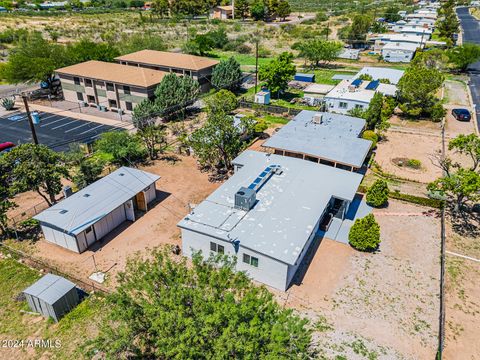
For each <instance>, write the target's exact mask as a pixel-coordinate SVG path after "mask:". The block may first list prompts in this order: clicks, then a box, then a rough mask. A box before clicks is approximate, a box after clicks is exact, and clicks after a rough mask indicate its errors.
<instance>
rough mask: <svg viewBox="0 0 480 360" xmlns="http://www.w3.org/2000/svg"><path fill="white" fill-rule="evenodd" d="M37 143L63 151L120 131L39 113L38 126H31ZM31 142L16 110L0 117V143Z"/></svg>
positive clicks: (110, 127)
mask: <svg viewBox="0 0 480 360" xmlns="http://www.w3.org/2000/svg"><path fill="white" fill-rule="evenodd" d="M35 129H36V133H37V137H38V141H39V143H40V144H45V145H48V146H49V147H50V148H51V149H53V150H55V151H67V150H68V149H69V147H70V145H69V144H70V143H73V142H80V143H90V142H92V141H94V140H96V139H97V138H98V137H99V136H100V135H101V134H102V133H104V132H107V131H113V130H121V129H122V128H119V127H114V126H110V125H104V124H99V123H95V122H90V121H85V120H78V119H75V118H71V117H68V116H63V115H61V113H60V114H53V113H46V112H40V123H39V124H38V125H35ZM6 141H11V142H13V143H15V144H17V145H18V144H23V143H28V142H32V134H31V132H30V126H29V124H28V120H27V116H26V114H25V113H23V112H20V111H17V112H12V113H10V114H8V115H5V116H3V117H0V143H2V142H6Z"/></svg>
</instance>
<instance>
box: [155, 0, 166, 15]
mask: <svg viewBox="0 0 480 360" xmlns="http://www.w3.org/2000/svg"><path fill="white" fill-rule="evenodd" d="M168 10H169V4H168V0H153V2H152V14H153V15H155V16H158V17H160V18H163V17H165V16H167V15H168Z"/></svg>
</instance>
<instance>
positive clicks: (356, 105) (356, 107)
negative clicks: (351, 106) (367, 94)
mask: <svg viewBox="0 0 480 360" xmlns="http://www.w3.org/2000/svg"><path fill="white" fill-rule="evenodd" d="M355 109H363V105H358V104H355Z"/></svg>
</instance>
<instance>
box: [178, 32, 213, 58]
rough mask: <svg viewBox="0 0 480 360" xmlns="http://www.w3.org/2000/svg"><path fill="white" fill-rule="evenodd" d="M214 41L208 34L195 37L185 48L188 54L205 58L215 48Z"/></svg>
mask: <svg viewBox="0 0 480 360" xmlns="http://www.w3.org/2000/svg"><path fill="white" fill-rule="evenodd" d="M213 45H214V43H213V40H212V38H211V37H210V36H209V35H208V34H200V35H195V36H194V37H193V38H191V39H190V40H188V41H187V42H186V43H185V45H184V46H183V51H184V52H186V53H187V54H193V55H200V56H203V55H205V54H206V53H207V52H209V51H210V50H212V48H213Z"/></svg>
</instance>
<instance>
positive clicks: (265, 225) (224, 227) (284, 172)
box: [178, 144, 363, 291]
mask: <svg viewBox="0 0 480 360" xmlns="http://www.w3.org/2000/svg"><path fill="white" fill-rule="evenodd" d="M339 146H341V145H340V144H339ZM234 165H235V168H236V171H235V174H234V175H233V176H232V177H231V178H230V179H228V180H227V181H226V182H225V183H224V184H223V185H222V186H220V187H219V188H218V189H217V190H216V191H214V192H213V193H212V194H211V195H210V196H209V197H208V198H207V199H206V200H205V201H203V202H202V203H200V204H199V205H198V206H196V207H195V208H194V209H193V210H192V212H191V213H190V214H188V215H187V216H186V217H185V218H184V219H183V220H181V221H180V222H179V223H178V227H179V228H180V229H181V232H182V251H183V254H184V255H186V256H188V257H191V256H192V254H193V253H194V252H196V251H201V252H202V255H203V256H204V257H205V258H208V257H209V256H210V254H218V253H220V254H226V255H230V256H235V257H237V259H238V260H237V264H236V268H237V270H239V271H245V272H246V273H247V274H248V275H249V276H250V277H252V278H253V279H255V280H256V281H258V282H261V283H264V284H266V285H269V286H271V287H274V288H276V289H279V290H282V291H284V290H286V289H287V288H288V287H289V286H290V284H291V283H292V280H293V279H294V276H295V274H296V273H297V270H298V269H299V267H300V266H301V265H302V261H303V260H304V257H305V254H306V253H307V251H308V249H309V248H310V246H311V245H312V243H313V241H314V239H315V238H316V235H317V231H319V230H321V229H324V228H325V227H328V226H329V224H330V221H331V219H332V217H334V218H340V219H343V218H344V217H345V214H346V212H347V210H348V208H349V206H350V204H351V202H352V201H353V199H354V197H355V193H356V191H357V188H358V186H359V185H360V182H361V180H362V177H363V176H362V175H361V174H359V173H355V172H350V171H345V170H341V169H336V168H333V167H331V166H325V165H321V164H315V163H312V162H309V161H304V160H301V159H295V158H291V157H287V156H280V155H274V154H270V153H264V152H257V151H251V150H248V151H245V152H243V153H242V154H241V155H240V156H238V157H237V158H236V159H235V160H234Z"/></svg>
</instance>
